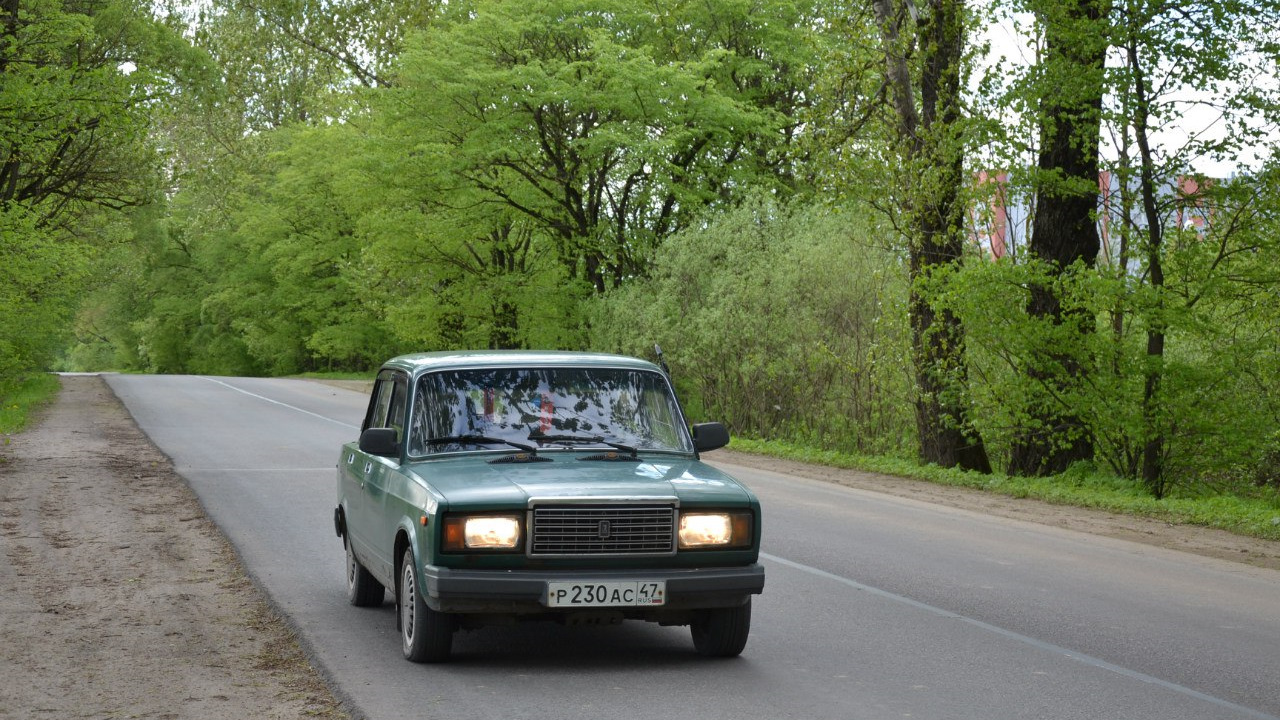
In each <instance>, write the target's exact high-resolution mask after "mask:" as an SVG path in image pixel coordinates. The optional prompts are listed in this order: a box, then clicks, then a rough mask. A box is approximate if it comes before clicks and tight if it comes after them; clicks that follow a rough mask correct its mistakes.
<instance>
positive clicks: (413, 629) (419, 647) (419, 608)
mask: <svg viewBox="0 0 1280 720" xmlns="http://www.w3.org/2000/svg"><path fill="white" fill-rule="evenodd" d="M398 577H399V585H400V587H399V589H398V592H396V611H397V619H398V621H399V625H400V649H401V650H402V651H403V652H404V658H405V659H406V660H408V661H410V662H416V663H439V662H445V661H447V660H448V659H449V653H450V651H451V650H452V649H453V628H454V623H453V618H452V617H450V616H449V615H448V614H447V613H442V612H436V611H435V610H432V609H431V608H429V607H427V603H426V602H425V601H424V600H423V599H422V592H421V591H420V589H419V587H418V566H417V563H415V562H414V560H413V549H412V548H408V549H406V550H405V551H404V558H403V559H402V560H401V562H400V572H399V574H398Z"/></svg>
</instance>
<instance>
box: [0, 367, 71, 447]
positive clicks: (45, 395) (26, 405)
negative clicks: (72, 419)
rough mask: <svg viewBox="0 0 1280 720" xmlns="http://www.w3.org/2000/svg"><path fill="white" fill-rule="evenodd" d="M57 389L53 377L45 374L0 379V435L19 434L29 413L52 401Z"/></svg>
mask: <svg viewBox="0 0 1280 720" xmlns="http://www.w3.org/2000/svg"><path fill="white" fill-rule="evenodd" d="M61 387H62V386H61V384H59V382H58V376H57V375H50V374H46V373H40V374H36V375H27V376H24V377H21V378H9V379H7V380H4V379H0V435H12V434H14V433H18V432H21V431H22V430H23V428H25V427H26V426H27V423H28V422H29V421H30V420H31V416H32V414H33V413H34V412H36V410H38V409H39V408H40V407H41V406H43V405H46V404H48V403H50V402H52V401H53V399H54V398H55V397H57V395H58V390H59V388H61ZM0 444H7V442H6V443H0Z"/></svg>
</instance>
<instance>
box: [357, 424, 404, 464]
mask: <svg viewBox="0 0 1280 720" xmlns="http://www.w3.org/2000/svg"><path fill="white" fill-rule="evenodd" d="M360 451H361V452H366V453H369V454H370V455H384V456H387V457H394V456H396V455H399V454H400V438H399V436H398V434H397V433H396V429H395V428H369V429H368V430H365V431H364V432H362V433H360Z"/></svg>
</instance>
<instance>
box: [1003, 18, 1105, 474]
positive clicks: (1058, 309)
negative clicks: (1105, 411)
mask: <svg viewBox="0 0 1280 720" xmlns="http://www.w3.org/2000/svg"><path fill="white" fill-rule="evenodd" d="M1109 4H1110V3H1109V0H1066V1H1065V2H1059V1H1058V0H1047V1H1046V2H1036V3H1032V7H1033V9H1034V10H1035V12H1036V17H1037V19H1038V20H1039V22H1040V25H1041V27H1042V28H1043V29H1044V51H1043V53H1042V55H1041V56H1040V58H1039V60H1038V64H1037V68H1036V71H1037V72H1036V76H1037V81H1038V82H1037V84H1036V88H1037V89H1036V91H1035V93H1036V95H1035V97H1036V100H1037V101H1038V102H1037V105H1038V106H1039V107H1038V113H1037V115H1036V121H1037V123H1038V124H1039V127H1040V139H1039V153H1038V155H1039V158H1038V163H1037V165H1038V172H1037V173H1036V175H1035V181H1034V185H1035V190H1036V197H1035V216H1034V221H1033V224H1032V232H1031V242H1030V245H1029V247H1028V249H1029V251H1030V260H1032V261H1035V262H1041V263H1044V264H1045V266H1046V271H1047V279H1048V282H1037V283H1035V284H1033V285H1032V286H1031V288H1030V290H1031V292H1030V299H1029V301H1028V303H1027V313H1028V314H1029V315H1030V316H1031V317H1032V318H1034V319H1037V320H1040V321H1042V322H1045V323H1048V324H1050V325H1052V326H1054V328H1055V329H1057V330H1058V331H1057V332H1054V331H1050V332H1047V333H1044V334H1043V335H1042V337H1044V338H1046V339H1047V340H1050V342H1049V343H1048V344H1046V345H1045V346H1044V347H1042V348H1039V349H1037V350H1035V351H1033V353H1032V355H1031V357H1030V358H1029V365H1028V367H1027V368H1026V372H1027V373H1028V376H1029V378H1030V380H1031V382H1032V384H1033V385H1040V386H1042V388H1043V389H1042V391H1040V392H1037V393H1034V394H1033V395H1032V402H1031V405H1030V407H1028V408H1027V418H1026V419H1025V420H1024V423H1025V424H1024V426H1023V428H1022V431H1021V433H1020V435H1019V436H1018V437H1016V438H1015V442H1014V445H1013V449H1012V452H1011V457H1010V461H1009V472H1010V473H1013V474H1018V475H1052V474H1056V473H1060V472H1062V471H1064V470H1066V469H1067V467H1068V466H1069V465H1070V464H1071V463H1073V462H1075V461H1078V460H1088V459H1091V458H1092V457H1093V445H1092V442H1091V439H1090V436H1089V433H1088V430H1087V429H1086V428H1085V426H1084V422H1083V421H1082V420H1081V418H1080V417H1079V416H1077V415H1076V414H1075V410H1074V408H1071V407H1064V406H1063V398H1065V397H1069V396H1070V394H1071V390H1070V388H1071V386H1072V385H1074V384H1076V383H1078V382H1079V381H1080V376H1081V375H1082V374H1084V373H1088V372H1090V367H1089V360H1088V358H1087V357H1081V356H1080V355H1079V354H1072V353H1071V352H1069V351H1064V348H1078V347H1080V343H1079V342H1078V341H1077V340H1075V338H1074V336H1076V335H1078V334H1080V333H1090V332H1093V324H1094V320H1093V318H1092V317H1090V316H1089V315H1088V314H1086V313H1080V312H1068V311H1066V310H1064V308H1063V301H1062V297H1061V289H1060V288H1059V287H1057V285H1058V283H1059V282H1060V280H1059V278H1061V277H1062V276H1064V275H1066V274H1068V273H1073V272H1079V271H1081V270H1088V269H1091V268H1093V267H1094V263H1095V262H1096V260H1097V257H1098V251H1099V249H1100V245H1101V241H1100V239H1099V236H1098V228H1097V208H1098V164H1099V160H1098V143H1099V140H1100V133H1101V126H1102V97H1103V94H1104V91H1105V84H1106V83H1105V77H1104V63H1105V60H1106V55H1107V48H1108V41H1109V33H1108V31H1107V22H1108V18H1107V13H1108V9H1109Z"/></svg>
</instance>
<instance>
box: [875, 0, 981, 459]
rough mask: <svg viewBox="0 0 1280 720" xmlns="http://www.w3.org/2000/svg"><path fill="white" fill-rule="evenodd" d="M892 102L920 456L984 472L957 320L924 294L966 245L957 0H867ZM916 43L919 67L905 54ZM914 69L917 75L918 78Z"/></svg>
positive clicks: (961, 37)
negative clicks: (912, 0) (916, 1)
mask: <svg viewBox="0 0 1280 720" xmlns="http://www.w3.org/2000/svg"><path fill="white" fill-rule="evenodd" d="M872 5H873V8H874V10H875V15H876V21H877V23H878V26H879V29H880V34H881V38H880V41H881V47H882V49H883V52H884V59H885V86H886V88H887V94H888V97H889V99H890V100H891V102H892V106H893V108H894V111H895V112H894V121H893V124H894V128H895V131H896V135H897V143H898V145H897V148H896V151H897V153H898V156H899V162H900V167H901V169H902V170H903V172H904V174H905V178H906V179H905V182H902V183H901V184H900V185H899V186H898V187H897V188H895V190H896V192H897V193H901V195H900V197H901V200H900V203H901V207H902V212H903V215H904V217H905V219H906V227H905V232H906V234H907V248H908V258H909V266H910V277H911V281H912V286H911V287H912V289H911V298H910V301H909V302H910V318H911V332H912V346H913V350H914V352H913V362H914V365H915V370H916V383H917V385H918V396H917V400H916V421H917V426H918V428H919V436H920V448H921V452H920V455H921V459H923V460H925V461H926V462H932V463H937V464H939V465H942V466H944V467H953V466H958V467H961V468H964V469H967V470H977V471H980V472H990V471H991V464H990V461H989V460H988V458H987V452H986V447H985V445H984V444H983V442H982V439H981V437H980V435H979V433H978V431H977V429H976V428H975V427H974V425H973V419H972V417H971V415H970V410H971V407H970V400H969V391H968V383H969V377H968V366H967V360H966V358H965V332H964V326H963V324H962V322H961V320H960V318H959V317H958V316H956V315H955V314H954V313H953V312H952V311H951V310H950V309H948V308H946V307H942V306H939V305H936V304H935V303H934V301H933V299H932V297H931V295H932V294H933V293H937V292H940V289H939V285H940V284H945V283H946V282H947V277H948V274H949V273H950V272H953V271H954V270H955V269H956V268H957V267H958V266H959V265H960V263H961V261H962V257H963V254H964V226H963V222H962V218H963V213H964V200H963V193H962V188H963V187H964V184H965V180H964V157H965V152H964V139H963V112H962V107H961V105H962V103H961V97H960V78H961V76H962V74H963V50H964V43H965V32H966V31H965V14H964V5H963V3H962V2H961V1H960V0H930V1H929V2H928V3H927V4H926V6H925V9H924V11H923V12H922V13H920V14H919V15H918V16H916V15H915V13H909V12H908V11H909V9H910V5H909V3H900V4H895V3H894V2H892V0H874V1H873V3H872ZM917 48H918V50H919V53H920V55H919V60H918V62H919V68H920V69H919V74H918V76H913V70H912V61H913V54H914V52H915V51H916V49H917ZM917 77H918V79H916V78H917Z"/></svg>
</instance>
